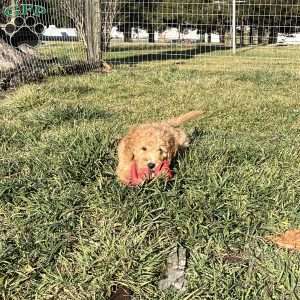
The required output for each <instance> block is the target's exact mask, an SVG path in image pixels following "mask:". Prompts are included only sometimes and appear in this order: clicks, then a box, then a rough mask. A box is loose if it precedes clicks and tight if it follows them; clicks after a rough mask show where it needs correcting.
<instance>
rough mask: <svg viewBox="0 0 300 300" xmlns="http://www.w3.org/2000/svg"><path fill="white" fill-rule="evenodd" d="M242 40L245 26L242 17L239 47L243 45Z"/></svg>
mask: <svg viewBox="0 0 300 300" xmlns="http://www.w3.org/2000/svg"><path fill="white" fill-rule="evenodd" d="M244 40H245V27H244V20H243V19H242V22H241V31H240V48H243V47H244V44H245V43H244Z"/></svg>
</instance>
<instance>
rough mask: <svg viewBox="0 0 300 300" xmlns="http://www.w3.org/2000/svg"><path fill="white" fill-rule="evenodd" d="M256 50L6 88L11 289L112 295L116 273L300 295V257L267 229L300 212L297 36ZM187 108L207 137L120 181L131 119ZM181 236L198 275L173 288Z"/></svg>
mask: <svg viewBox="0 0 300 300" xmlns="http://www.w3.org/2000/svg"><path fill="white" fill-rule="evenodd" d="M251 51H253V52H252V53H251ZM255 51H258V50H256V49H253V50H249V51H247V52H245V55H240V56H238V57H236V58H233V57H227V58H226V57H225V58H224V57H223V58H222V57H219V56H218V57H213V56H212V57H206V58H204V57H198V58H196V59H192V60H185V61H183V62H182V63H181V64H177V63H176V62H174V61H169V62H168V63H167V64H160V63H155V62H152V63H146V64H144V65H136V66H135V67H133V68H128V67H125V66H124V67H122V68H119V69H115V70H114V71H113V73H111V74H109V75H107V76H101V75H98V74H88V75H84V76H69V77H62V78H49V79H48V80H47V81H45V82H44V83H42V84H39V85H37V84H31V85H25V86H22V87H20V88H19V89H17V90H16V91H15V92H13V93H12V94H10V95H9V96H7V98H6V101H5V102H3V103H2V104H0V153H1V155H0V198H1V201H0V224H1V226H0V298H1V299H39V300H40V299H68V300H69V299H108V296H109V294H110V290H111V287H112V285H114V284H121V285H124V286H127V287H129V288H130V289H131V290H132V291H133V292H134V294H135V295H136V297H137V299H185V300H187V299H216V300H219V299H226V300H227V299H228V300H229V299H232V300H237V299H251V300H252V299H299V297H300V285H299V279H300V266H299V259H300V255H299V254H298V253H296V252H291V251H287V250H282V249H278V248H276V247H274V246H273V245H271V244H269V243H267V242H265V240H264V237H265V236H266V235H269V234H275V233H277V232H281V231H284V230H286V229H289V228H297V227H299V226H300V218H299V213H300V205H299V199H300V180H299V178H300V168H299V147H300V139H299V131H300V121H299V117H300V99H299V79H300V73H299V66H298V65H297V64H296V63H294V64H293V63H292V61H293V58H294V57H296V56H297V55H299V52H298V51H299V50H298V49H296V48H295V49H289V55H290V56H289V60H280V59H278V60H277V59H271V60H268V61H263V60H254V59H252V58H251V57H252V56H255V55H256V52H255ZM284 51H286V50H284ZM246 53H247V55H246ZM270 56H272V52H271V51H270ZM284 57H286V56H285V54H284ZM190 109H205V110H206V111H207V115H206V117H205V118H203V119H199V120H195V121H193V122H191V123H189V124H187V125H186V130H187V131H188V132H190V133H191V132H193V130H194V128H195V127H196V128H198V135H197V136H196V138H195V140H194V142H193V144H192V146H191V147H190V149H189V151H188V152H187V153H186V155H184V156H180V157H179V158H178V160H177V164H176V168H175V172H176V176H175V178H174V179H173V180H172V181H171V182H170V183H168V184H164V182H160V181H154V182H152V183H150V184H148V185H145V186H143V187H140V188H136V189H130V188H126V187H123V186H121V185H120V184H119V183H118V182H117V180H116V176H115V173H114V170H115V166H116V151H115V150H116V144H117V141H118V139H119V138H120V137H121V136H122V135H123V134H124V133H125V132H126V130H127V128H128V127H129V125H131V124H134V123H136V122H143V121H146V120H159V119H164V118H167V117H170V116H173V115H177V114H180V113H182V112H185V111H188V110H190ZM176 243H180V244H182V245H184V246H185V247H186V248H187V249H188V251H189V258H188V269H187V280H188V289H187V291H186V292H184V293H175V292H173V291H166V292H162V291H159V290H158V288H157V286H158V280H159V276H160V272H161V270H162V269H163V267H164V262H165V260H166V257H167V255H168V251H169V249H170V248H171V247H172V246H173V245H174V244H176Z"/></svg>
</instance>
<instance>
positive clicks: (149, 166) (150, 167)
mask: <svg viewBox="0 0 300 300" xmlns="http://www.w3.org/2000/svg"><path fill="white" fill-rule="evenodd" d="M147 166H148V168H149V169H153V168H154V167H155V164H154V163H151V162H150V163H148V165H147Z"/></svg>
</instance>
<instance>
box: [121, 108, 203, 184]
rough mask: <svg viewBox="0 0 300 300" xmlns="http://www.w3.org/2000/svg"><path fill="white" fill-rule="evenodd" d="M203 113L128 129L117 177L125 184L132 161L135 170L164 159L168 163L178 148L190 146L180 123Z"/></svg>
mask: <svg viewBox="0 0 300 300" xmlns="http://www.w3.org/2000/svg"><path fill="white" fill-rule="evenodd" d="M201 114H202V112H198V111H191V112H189V113H187V114H184V115H181V116H179V117H176V118H173V119H170V120H167V121H162V122H159V123H149V124H142V125H139V126H137V127H135V128H132V129H131V130H129V132H128V134H127V135H126V136H125V137H124V138H123V139H122V140H121V141H120V143H119V146H118V158H119V163H118V166H117V176H118V177H119V179H120V181H122V182H126V180H127V178H128V175H129V174H130V167H131V163H132V161H133V160H135V162H136V164H137V167H138V168H139V169H140V168H145V167H147V166H148V167H149V165H150V166H151V165H152V167H155V166H157V165H159V164H160V163H161V162H162V161H164V160H166V159H167V160H169V161H171V160H172V158H173V157H174V156H175V155H176V153H177V151H178V150H179V149H180V148H185V147H187V146H188V145H189V138H188V136H187V135H186V133H185V132H184V130H182V129H180V128H176V127H177V126H179V125H181V124H182V123H184V122H186V121H188V120H191V119H194V118H196V117H198V116H199V115H201Z"/></svg>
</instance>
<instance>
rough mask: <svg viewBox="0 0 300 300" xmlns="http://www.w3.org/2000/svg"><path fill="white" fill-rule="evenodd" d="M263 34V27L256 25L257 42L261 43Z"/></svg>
mask: <svg viewBox="0 0 300 300" xmlns="http://www.w3.org/2000/svg"><path fill="white" fill-rule="evenodd" d="M263 35H264V28H263V27H258V28H257V43H258V44H262V43H263V38H264V37H263Z"/></svg>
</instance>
